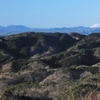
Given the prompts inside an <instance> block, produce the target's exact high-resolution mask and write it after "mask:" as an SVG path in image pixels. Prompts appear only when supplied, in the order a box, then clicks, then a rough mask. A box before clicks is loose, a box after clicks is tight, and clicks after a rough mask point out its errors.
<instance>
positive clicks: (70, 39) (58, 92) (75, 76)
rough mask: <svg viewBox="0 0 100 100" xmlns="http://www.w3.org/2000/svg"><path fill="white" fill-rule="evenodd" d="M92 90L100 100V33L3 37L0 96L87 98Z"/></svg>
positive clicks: (14, 99)
mask: <svg viewBox="0 0 100 100" xmlns="http://www.w3.org/2000/svg"><path fill="white" fill-rule="evenodd" d="M92 92H93V93H94V92H95V93H96V96H98V97H97V99H96V100H100V33H92V34H89V35H87V36H86V35H81V34H79V33H74V32H73V33H70V34H67V33H35V32H26V33H20V34H16V35H9V36H1V37H0V100H88V98H89V94H91V93H92ZM90 100H91V99H90ZM94 100H95V99H94Z"/></svg>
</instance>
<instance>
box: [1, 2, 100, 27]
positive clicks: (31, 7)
mask: <svg viewBox="0 0 100 100" xmlns="http://www.w3.org/2000/svg"><path fill="white" fill-rule="evenodd" d="M99 23H100V0H0V26H9V25H24V26H27V27H31V28H55V27H77V26H86V27H87V26H91V25H93V24H99Z"/></svg>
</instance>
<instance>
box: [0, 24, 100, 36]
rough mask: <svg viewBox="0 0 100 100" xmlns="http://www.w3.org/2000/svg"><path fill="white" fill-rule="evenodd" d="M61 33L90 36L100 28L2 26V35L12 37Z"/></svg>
mask: <svg viewBox="0 0 100 100" xmlns="http://www.w3.org/2000/svg"><path fill="white" fill-rule="evenodd" d="M28 31H32V32H61V33H71V32H77V33H81V34H90V33H94V32H96V33H97V32H100V28H99V27H96V28H93V27H83V26H79V27H69V28H67V27H62V28H29V27H26V26H23V25H11V26H7V27H3V26H0V35H10V34H16V33H20V32H28Z"/></svg>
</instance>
